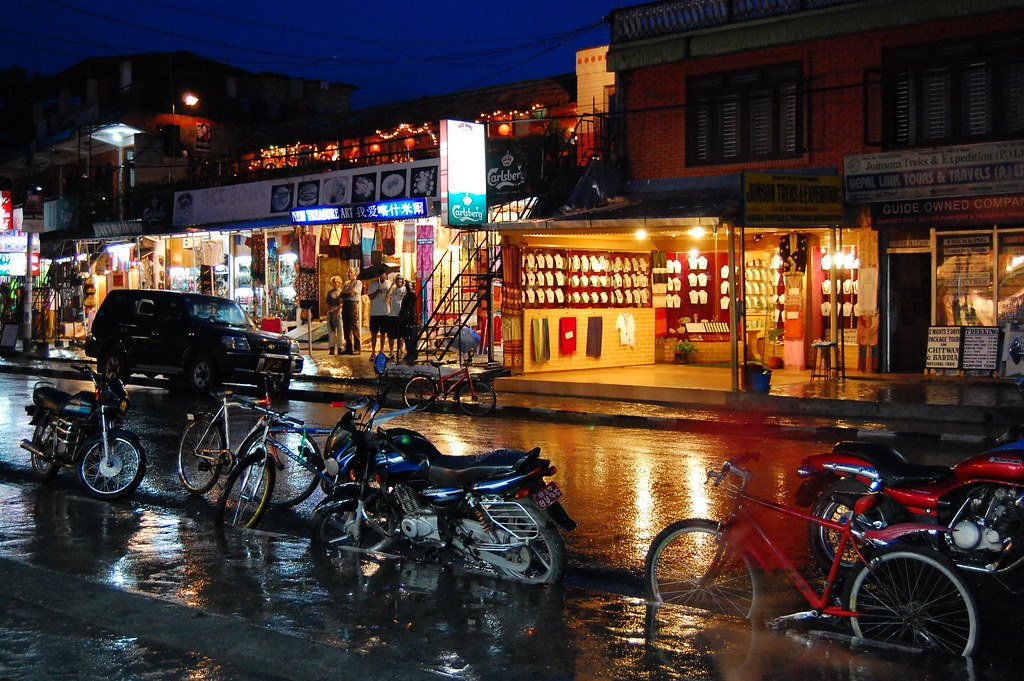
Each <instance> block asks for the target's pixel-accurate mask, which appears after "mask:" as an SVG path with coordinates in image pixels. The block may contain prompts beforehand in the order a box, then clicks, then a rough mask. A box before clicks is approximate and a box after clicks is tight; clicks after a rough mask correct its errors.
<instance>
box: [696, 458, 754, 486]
mask: <svg viewBox="0 0 1024 681" xmlns="http://www.w3.org/2000/svg"><path fill="white" fill-rule="evenodd" d="M758 458H760V456H759V455H758V454H756V453H747V454H741V455H740V456H737V457H734V458H732V459H729V460H728V461H726V462H725V463H723V464H722V467H721V468H720V469H719V470H717V471H716V470H715V469H711V470H709V471H708V477H707V481H708V482H711V481H714V485H715V487H718V486H719V485H721V484H722V480H725V476H726V475H728V474H729V473H732V474H733V475H735V476H736V477H738V478H739V479H740V480H742V481H743V486H744V487H746V485H747V483H748V482H750V479H751V478H752V477H753V473H751V472H750V471H749V470H747V469H746V468H743V467H741V466H740V465H739V464H741V463H745V462H747V461H756V460H757V459H758Z"/></svg>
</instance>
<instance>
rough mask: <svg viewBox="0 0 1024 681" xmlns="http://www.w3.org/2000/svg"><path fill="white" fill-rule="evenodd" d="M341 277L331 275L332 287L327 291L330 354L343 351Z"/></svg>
mask: <svg viewBox="0 0 1024 681" xmlns="http://www.w3.org/2000/svg"><path fill="white" fill-rule="evenodd" d="M341 300H342V291H341V277H339V276H337V275H335V276H333V277H331V288H330V290H329V291H328V292H327V329H328V335H327V344H328V345H329V346H330V351H329V353H330V354H332V355H333V354H334V353H335V352H340V351H341Z"/></svg>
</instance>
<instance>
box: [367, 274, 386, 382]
mask: <svg viewBox="0 0 1024 681" xmlns="http://www.w3.org/2000/svg"><path fill="white" fill-rule="evenodd" d="M390 292H391V284H390V283H389V282H388V277H387V275H386V274H383V273H382V274H381V275H380V276H379V277H377V278H376V279H374V280H373V281H371V282H370V286H369V287H368V288H367V289H366V296H367V297H368V298H369V299H370V361H371V362H372V361H373V358H374V357H376V355H377V352H384V337H385V335H386V334H387V328H388V323H389V319H390V315H389V311H390V309H391V304H390V303H391V296H390ZM377 338H380V349H379V350H378V349H377Z"/></svg>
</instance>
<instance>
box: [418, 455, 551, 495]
mask: <svg viewBox="0 0 1024 681" xmlns="http://www.w3.org/2000/svg"><path fill="white" fill-rule="evenodd" d="M539 455H540V447H534V448H533V449H531V450H530V451H528V452H527V451H524V450H522V449H492V450H490V451H487V452H480V453H479V454H472V455H470V456H452V455H450V454H442V455H440V456H437V457H435V458H434V459H432V460H431V461H430V468H429V470H428V472H427V479H428V480H429V481H430V483H431V484H433V485H445V486H454V487H464V486H466V485H469V484H471V483H474V482H478V481H480V480H486V479H487V478H492V477H495V476H498V475H505V474H508V473H511V472H512V471H514V470H516V469H517V468H519V467H520V466H521V465H523V463H525V462H526V461H528V460H529V459H533V458H537V457H538V456H539Z"/></svg>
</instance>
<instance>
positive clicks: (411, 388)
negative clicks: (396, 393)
mask: <svg viewBox="0 0 1024 681" xmlns="http://www.w3.org/2000/svg"><path fill="white" fill-rule="evenodd" d="M402 398H403V399H405V406H407V407H414V408H415V409H416V410H417V411H423V410H424V409H426V408H427V407H429V406H430V405H431V404H432V403H433V402H434V400H436V399H437V383H435V382H434V380H433V379H431V378H427V377H426V376H413V377H412V378H410V379H409V382H408V383H406V384H405V390H403V391H402Z"/></svg>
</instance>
